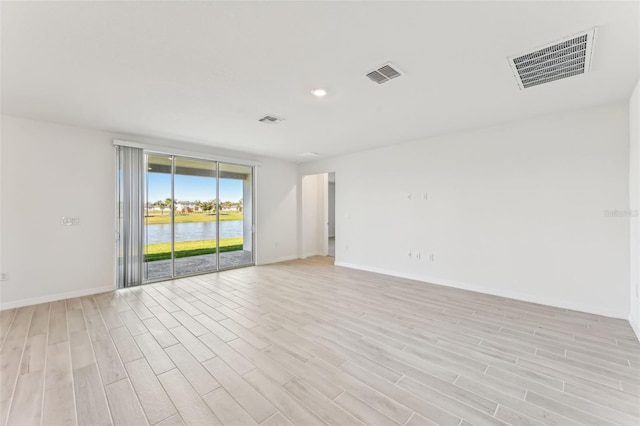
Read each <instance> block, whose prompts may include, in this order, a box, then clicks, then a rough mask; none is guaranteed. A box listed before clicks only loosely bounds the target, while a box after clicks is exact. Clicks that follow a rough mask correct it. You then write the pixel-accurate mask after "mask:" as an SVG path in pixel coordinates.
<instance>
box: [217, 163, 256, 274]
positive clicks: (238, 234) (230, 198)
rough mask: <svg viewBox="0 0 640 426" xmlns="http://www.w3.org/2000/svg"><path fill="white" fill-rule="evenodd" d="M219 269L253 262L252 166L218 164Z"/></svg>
mask: <svg viewBox="0 0 640 426" xmlns="http://www.w3.org/2000/svg"><path fill="white" fill-rule="evenodd" d="M218 217H219V222H218V226H219V229H220V234H219V235H220V269H226V268H235V267H238V266H246V265H251V264H252V263H253V256H252V254H253V168H251V167H247V166H240V165H236V164H225V163H220V209H219V212H218Z"/></svg>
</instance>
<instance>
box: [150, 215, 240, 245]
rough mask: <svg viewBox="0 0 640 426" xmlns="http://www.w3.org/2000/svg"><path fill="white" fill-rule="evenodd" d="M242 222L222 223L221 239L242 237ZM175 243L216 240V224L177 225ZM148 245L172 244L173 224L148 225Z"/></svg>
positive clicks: (188, 223) (191, 223)
mask: <svg viewBox="0 0 640 426" xmlns="http://www.w3.org/2000/svg"><path fill="white" fill-rule="evenodd" d="M242 223H243V221H242V220H225V221H220V238H221V239H225V238H239V237H242ZM175 229H176V235H175V241H176V242H181V241H199V240H213V239H216V222H187V223H176V224H175ZM145 232H146V236H145V239H146V243H147V244H159V243H169V242H171V224H170V223H167V224H161V225H147V226H146V231H145Z"/></svg>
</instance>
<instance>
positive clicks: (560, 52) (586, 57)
mask: <svg viewBox="0 0 640 426" xmlns="http://www.w3.org/2000/svg"><path fill="white" fill-rule="evenodd" d="M595 37H596V29H595V28H594V29H592V30H589V31H587V32H583V33H580V34H575V35H572V36H570V37H567V38H565V39H562V40H560V41H555V42H553V43H550V44H547V45H545V46H542V47H540V48H538V49H536V50H534V51H532V52H531V51H530V52H527V53H523V54H520V55H516V56H510V57H509V58H507V59H508V60H509V65H510V66H511V69H512V70H513V74H514V76H515V77H516V80H517V81H518V87H520V89H526V88H528V87H533V86H538V85H540V84H545V83H550V82H552V81H556V80H561V79H563V78H567V77H573V76H575V75H580V74H584V73H586V72H588V71H589V70H590V69H591V54H592V52H593V44H594V41H595Z"/></svg>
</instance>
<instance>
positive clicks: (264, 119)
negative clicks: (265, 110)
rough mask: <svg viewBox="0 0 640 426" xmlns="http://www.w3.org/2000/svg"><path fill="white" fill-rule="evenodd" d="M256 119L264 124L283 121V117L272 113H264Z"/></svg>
mask: <svg viewBox="0 0 640 426" xmlns="http://www.w3.org/2000/svg"><path fill="white" fill-rule="evenodd" d="M258 121H259V122H261V123H265V124H278V123H280V122H281V121H284V118H280V117H276V116H273V115H265V116H264V117H262V118H259V119H258Z"/></svg>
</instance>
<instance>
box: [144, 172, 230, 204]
mask: <svg viewBox="0 0 640 426" xmlns="http://www.w3.org/2000/svg"><path fill="white" fill-rule="evenodd" d="M147 177H148V182H147V183H148V185H149V186H148V188H149V189H148V191H149V192H148V199H147V201H148V202H149V203H155V202H156V201H159V200H166V199H167V198H171V175H170V174H167V173H148V174H147ZM175 198H176V201H196V200H199V201H211V200H213V199H215V198H216V180H215V178H210V177H202V176H185V175H176V178H175ZM240 199H242V181H241V180H239V179H220V202H224V201H231V202H232V203H237V202H238V201H239V200H240Z"/></svg>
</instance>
